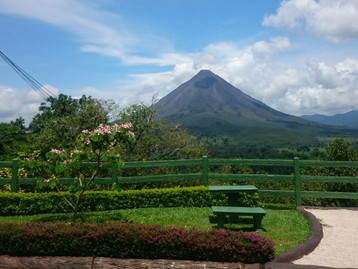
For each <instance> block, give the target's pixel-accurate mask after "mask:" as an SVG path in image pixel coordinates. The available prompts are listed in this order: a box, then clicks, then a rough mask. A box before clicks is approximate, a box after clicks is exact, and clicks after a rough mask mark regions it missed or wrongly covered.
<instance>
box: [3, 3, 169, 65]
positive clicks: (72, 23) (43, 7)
mask: <svg viewBox="0 0 358 269" xmlns="http://www.w3.org/2000/svg"><path fill="white" fill-rule="evenodd" d="M0 13H5V14H14V15H20V16H24V17H27V18H30V19H34V20H40V21H43V22H45V23H48V24H52V25H55V26H57V27H59V28H62V29H65V30H67V31H69V32H72V33H74V34H75V35H76V37H77V39H78V41H79V42H80V43H81V45H80V46H81V49H82V50H83V51H84V52H92V53H98V54H101V55H105V56H111V57H115V58H118V59H120V60H121V61H123V62H125V61H126V60H127V59H128V55H130V54H131V52H132V50H135V48H136V47H138V46H142V43H144V42H143V39H145V38H147V39H148V38H149V37H148V36H144V37H142V38H138V37H137V36H135V35H133V34H132V33H129V32H128V31H127V30H126V29H125V27H123V26H122V25H125V24H124V23H123V22H122V21H121V18H120V17H119V16H117V15H113V14H112V13H108V12H106V11H104V10H103V9H101V8H100V7H99V6H96V5H95V4H94V2H88V1H86V2H83V1H75V0H57V1H47V0H26V1H23V0H11V1H8V0H0ZM109 25H111V26H109ZM150 38H151V41H153V40H155V36H151V37H150ZM158 43H159V42H158ZM162 43H163V42H162ZM147 44H148V43H147Z"/></svg>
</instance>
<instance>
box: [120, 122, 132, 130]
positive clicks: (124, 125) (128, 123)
mask: <svg viewBox="0 0 358 269" xmlns="http://www.w3.org/2000/svg"><path fill="white" fill-rule="evenodd" d="M132 126H133V125H132V123H130V122H126V123H123V124H121V125H120V127H122V128H124V129H129V128H131V127H132Z"/></svg>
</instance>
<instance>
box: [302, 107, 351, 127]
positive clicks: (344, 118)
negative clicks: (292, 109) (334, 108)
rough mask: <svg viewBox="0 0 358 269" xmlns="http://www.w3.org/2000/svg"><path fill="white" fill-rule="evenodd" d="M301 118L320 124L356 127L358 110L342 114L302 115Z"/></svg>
mask: <svg viewBox="0 0 358 269" xmlns="http://www.w3.org/2000/svg"><path fill="white" fill-rule="evenodd" d="M301 118H303V119H306V120H310V121H314V122H318V123H322V124H329V125H335V126H347V127H354V128H358V110H353V111H350V112H347V113H344V114H337V115H333V116H326V115H320V114H315V115H303V116H301Z"/></svg>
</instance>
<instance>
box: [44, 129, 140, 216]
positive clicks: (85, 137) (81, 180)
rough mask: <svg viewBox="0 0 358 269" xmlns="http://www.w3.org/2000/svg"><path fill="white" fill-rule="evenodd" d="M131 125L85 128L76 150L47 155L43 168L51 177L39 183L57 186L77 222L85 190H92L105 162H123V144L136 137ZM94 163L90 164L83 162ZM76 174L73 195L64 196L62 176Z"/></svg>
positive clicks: (70, 188) (56, 151)
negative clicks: (60, 180) (91, 186)
mask: <svg viewBox="0 0 358 269" xmlns="http://www.w3.org/2000/svg"><path fill="white" fill-rule="evenodd" d="M131 128H132V124H131V123H125V124H121V125H118V124H114V125H103V124H100V125H99V127H98V128H97V129H96V130H93V131H89V130H83V131H82V132H81V134H80V135H79V136H78V138H77V139H76V147H75V149H73V150H64V149H52V150H51V151H50V152H48V153H47V154H46V158H47V162H46V165H45V169H44V171H46V172H47V173H48V176H47V178H46V179H44V180H43V181H40V182H39V187H40V188H42V187H45V186H47V187H50V188H52V189H56V190H57V191H58V192H59V193H60V195H61V197H62V198H63V199H64V200H65V201H66V203H67V204H68V205H69V206H70V207H71V209H72V211H73V213H74V214H73V221H74V222H75V221H76V217H77V212H78V209H79V206H80V202H81V198H82V195H83V193H84V192H85V191H86V190H88V189H89V187H90V185H91V184H92V183H93V180H94V179H95V178H96V177H97V176H98V175H99V174H100V172H101V170H102V168H103V165H104V164H105V163H118V164H122V163H123V161H122V156H121V147H122V146H123V145H125V144H126V143H129V142H130V141H134V140H135V136H134V133H133V132H132V131H131ZM84 162H86V163H93V165H91V166H88V165H87V166H85V165H82V163H84ZM66 174H68V175H74V174H75V175H76V178H75V181H74V183H73V184H72V185H70V187H69V191H70V193H71V194H72V197H71V198H69V197H68V196H66V195H64V194H63V193H62V191H61V189H60V188H59V187H58V185H59V175H66Z"/></svg>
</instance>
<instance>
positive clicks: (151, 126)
mask: <svg viewBox="0 0 358 269" xmlns="http://www.w3.org/2000/svg"><path fill="white" fill-rule="evenodd" d="M118 118H119V122H121V123H123V122H131V123H132V124H133V126H134V127H133V128H134V129H133V131H134V133H135V134H136V142H135V143H134V144H133V145H131V147H130V148H128V149H127V154H126V160H127V161H142V160H163V159H184V158H198V157H202V156H203V155H205V154H207V149H206V147H205V146H204V145H203V144H201V143H199V142H198V141H197V139H196V138H195V137H194V136H192V135H191V134H190V132H189V131H188V130H186V129H182V128H181V127H180V125H179V124H164V123H163V122H162V121H161V120H159V119H158V117H157V110H156V108H155V107H154V106H153V105H150V106H146V105H143V104H140V105H131V106H129V107H127V108H126V109H124V110H123V111H121V113H120V114H119V116H118Z"/></svg>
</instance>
